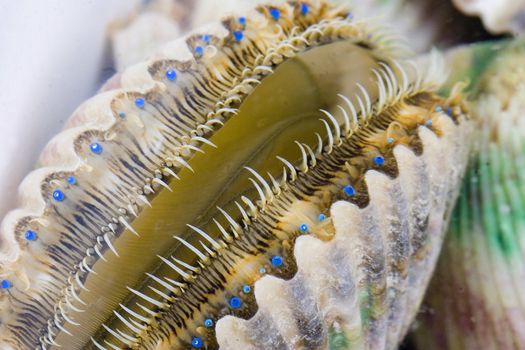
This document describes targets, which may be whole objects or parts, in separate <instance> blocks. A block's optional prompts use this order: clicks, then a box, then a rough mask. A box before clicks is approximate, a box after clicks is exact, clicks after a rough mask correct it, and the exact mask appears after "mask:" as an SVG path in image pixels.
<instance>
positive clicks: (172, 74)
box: [166, 68, 177, 81]
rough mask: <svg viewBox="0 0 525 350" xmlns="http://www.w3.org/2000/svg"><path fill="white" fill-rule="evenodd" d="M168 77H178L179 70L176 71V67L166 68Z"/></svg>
mask: <svg viewBox="0 0 525 350" xmlns="http://www.w3.org/2000/svg"><path fill="white" fill-rule="evenodd" d="M166 79H168V80H169V81H174V80H175V79H177V72H175V69H173V68H169V69H167V70H166Z"/></svg>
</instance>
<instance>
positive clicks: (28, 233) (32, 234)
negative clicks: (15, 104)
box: [25, 230, 38, 241]
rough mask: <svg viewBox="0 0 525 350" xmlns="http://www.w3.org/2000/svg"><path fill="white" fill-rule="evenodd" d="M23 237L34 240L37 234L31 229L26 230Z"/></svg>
mask: <svg viewBox="0 0 525 350" xmlns="http://www.w3.org/2000/svg"><path fill="white" fill-rule="evenodd" d="M25 237H26V239H27V240H28V241H36V239H37V238H38V234H37V233H36V232H35V231H33V230H27V231H26V233H25Z"/></svg>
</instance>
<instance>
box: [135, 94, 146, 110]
mask: <svg viewBox="0 0 525 350" xmlns="http://www.w3.org/2000/svg"><path fill="white" fill-rule="evenodd" d="M145 104H146V100H144V99H143V98H142V97H138V98H136V99H135V106H137V107H138V108H144V105H145Z"/></svg>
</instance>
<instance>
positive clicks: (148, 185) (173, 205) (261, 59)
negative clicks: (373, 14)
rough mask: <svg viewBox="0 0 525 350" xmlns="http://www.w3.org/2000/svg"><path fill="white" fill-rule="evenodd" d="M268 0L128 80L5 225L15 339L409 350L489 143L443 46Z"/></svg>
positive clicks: (69, 136) (7, 320)
mask: <svg viewBox="0 0 525 350" xmlns="http://www.w3.org/2000/svg"><path fill="white" fill-rule="evenodd" d="M394 37H395V35H391V33H389V31H388V30H383V29H381V28H378V27H377V26H376V25H373V24H371V23H370V22H368V21H363V20H359V19H357V20H356V19H354V18H353V16H349V11H348V10H347V9H346V8H344V7H340V6H336V5H333V4H332V3H330V2H326V1H291V2H288V3H286V4H280V5H276V4H270V5H265V4H261V5H257V6H256V7H255V9H253V10H252V11H251V12H247V13H246V15H245V16H238V17H227V18H224V19H223V20H222V22H220V23H216V24H214V25H210V26H208V27H205V28H203V29H198V30H196V31H194V32H192V33H190V34H189V35H188V36H186V37H185V38H183V39H181V40H178V41H173V42H170V43H168V44H166V45H165V46H163V47H162V49H160V50H159V51H158V52H157V53H156V54H155V55H153V58H152V59H150V60H148V61H145V62H143V63H139V64H137V65H134V66H131V67H129V68H127V69H126V70H125V71H123V72H121V73H119V74H117V75H116V76H114V77H113V78H112V79H111V80H110V81H109V82H108V83H107V84H106V85H105V87H104V89H103V91H102V92H101V93H100V94H99V95H97V96H95V97H93V98H92V99H90V100H88V101H87V102H85V103H84V104H83V105H81V106H80V107H79V108H78V110H77V111H76V112H75V113H74V114H73V116H72V117H71V118H70V119H69V121H68V122H67V127H66V129H65V130H64V131H63V132H61V133H60V134H58V135H57V136H56V137H55V138H53V139H52V140H51V141H50V142H49V144H48V145H47V146H46V148H45V149H44V150H43V152H42V155H41V158H40V165H41V167H40V168H38V169H36V170H35V171H33V172H32V173H30V174H29V175H28V176H27V177H26V178H25V180H24V181H23V183H22V184H21V187H20V202H21V203H22V204H21V205H20V207H19V208H17V209H14V210H13V211H11V212H10V213H9V214H8V215H7V216H6V217H5V218H4V220H3V222H2V226H1V234H0V237H2V245H1V251H0V254H1V255H0V257H1V258H0V263H1V265H0V266H1V268H0V278H1V287H2V293H1V295H0V318H1V324H0V339H1V340H0V344H1V347H2V348H4V349H28V348H39V349H55V348H59V347H62V348H67V349H84V348H86V349H100V350H106V349H191V348H194V349H200V348H202V349H216V348H222V349H270V348H273V349H305V348H308V349H325V348H331V349H345V348H350V347H352V348H363V349H393V348H396V347H397V346H398V344H399V343H400V341H401V340H402V339H403V337H404V335H405V333H406V332H407V330H408V328H409V326H410V324H411V322H412V320H413V318H414V316H415V314H416V312H417V310H418V308H419V304H420V302H421V299H422V296H423V293H424V291H425V289H426V286H427V284H428V282H429V280H430V277H431V275H432V271H433V269H434V266H435V263H436V259H437V256H438V253H439V251H440V248H441V244H442V240H443V234H444V232H445V230H446V227H447V223H448V220H449V216H450V213H451V209H452V207H453V204H454V202H455V199H456V196H457V193H458V188H459V183H460V180H461V177H462V175H463V171H464V168H465V165H466V159H467V155H468V152H469V149H470V147H469V145H470V143H469V142H468V140H470V134H471V122H470V120H469V117H468V110H467V108H466V106H465V104H464V103H463V101H462V93H461V88H460V86H459V85H458V86H456V87H454V88H452V89H451V90H450V94H448V95H447V96H444V95H440V94H438V93H437V91H438V90H439V89H440V88H441V87H442V86H443V84H444V82H445V80H446V76H447V75H446V70H445V68H444V62H443V59H442V57H441V56H440V54H439V53H437V52H433V53H432V54H430V55H429V56H428V57H426V58H421V59H418V60H412V59H411V58H412V57H411V54H410V53H409V50H406V48H405V47H404V46H403V44H402V43H400V42H398V41H397V40H395V39H393V38H394Z"/></svg>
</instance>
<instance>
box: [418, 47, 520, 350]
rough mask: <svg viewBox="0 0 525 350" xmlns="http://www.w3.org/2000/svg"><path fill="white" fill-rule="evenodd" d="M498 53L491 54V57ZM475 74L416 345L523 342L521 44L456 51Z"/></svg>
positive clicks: (512, 344) (467, 346) (510, 344)
mask: <svg viewBox="0 0 525 350" xmlns="http://www.w3.org/2000/svg"><path fill="white" fill-rule="evenodd" d="M495 52H498V53H499V54H498V55H494V53H495ZM455 55H458V56H461V60H462V61H464V62H465V61H466V62H467V63H466V65H468V62H477V67H478V68H477V69H480V67H483V66H487V67H488V68H487V69H486V70H485V72H484V73H483V75H481V78H480V79H479V80H478V85H477V89H476V98H475V100H474V101H475V102H474V103H473V106H474V107H473V115H474V117H475V118H476V123H477V124H478V128H477V130H478V131H477V132H476V134H475V135H476V136H475V140H476V142H475V148H474V154H473V155H472V157H471V161H470V165H469V169H468V171H467V175H466V178H465V181H464V184H463V189H462V192H461V196H460V200H459V203H458V205H457V208H456V209H455V212H454V214H453V217H452V224H451V228H450V230H449V233H448V235H447V239H446V241H445V244H444V250H443V252H442V255H441V257H440V260H439V264H438V267H437V271H436V274H435V276H434V278H433V281H432V283H431V286H430V288H429V291H428V295H427V297H426V299H425V303H424V307H423V311H422V314H421V316H420V322H419V323H418V326H417V327H416V332H415V339H416V344H417V345H418V347H417V348H421V349H480V348H483V349H523V348H525V299H524V296H525V293H524V291H525V285H524V281H525V263H524V255H525V244H524V242H525V235H524V229H525V228H524V223H523V217H524V210H525V205H524V199H523V198H525V193H524V187H523V181H524V179H523V175H522V173H523V167H524V165H525V158H524V156H523V150H524V146H523V138H524V136H525V133H524V130H525V129H524V128H525V125H524V119H523V114H524V113H525V103H524V101H525V86H524V85H523V81H524V80H523V78H524V77H525V75H524V69H523V64H522V62H523V60H524V59H525V45H524V42H523V40H522V39H518V40H517V41H515V42H506V43H497V44H485V45H480V46H479V47H475V48H465V49H462V50H458V52H457V53H455Z"/></svg>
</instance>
